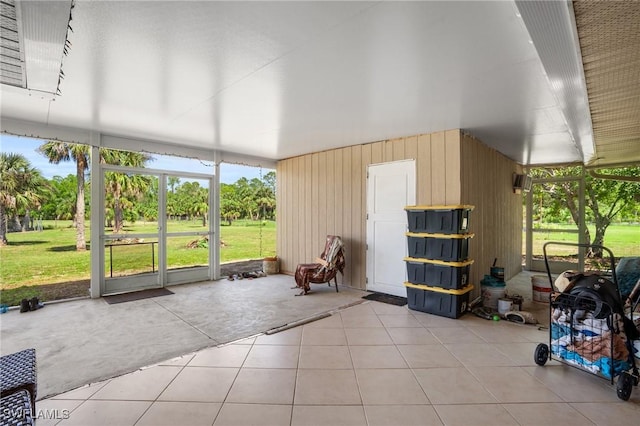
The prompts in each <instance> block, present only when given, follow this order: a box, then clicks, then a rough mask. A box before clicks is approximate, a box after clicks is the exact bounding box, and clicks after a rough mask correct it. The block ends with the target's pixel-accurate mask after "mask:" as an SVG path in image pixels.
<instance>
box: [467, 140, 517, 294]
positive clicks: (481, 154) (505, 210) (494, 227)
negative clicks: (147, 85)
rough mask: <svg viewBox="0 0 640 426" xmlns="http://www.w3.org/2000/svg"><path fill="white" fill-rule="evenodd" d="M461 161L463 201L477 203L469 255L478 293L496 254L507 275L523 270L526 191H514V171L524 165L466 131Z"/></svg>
mask: <svg viewBox="0 0 640 426" xmlns="http://www.w3.org/2000/svg"><path fill="white" fill-rule="evenodd" d="M460 164H461V185H462V198H461V199H462V204H471V205H474V206H475V209H474V210H473V212H472V213H471V217H470V229H471V232H473V233H475V237H474V238H473V239H472V240H471V243H470V246H469V252H470V253H469V257H470V258H471V259H473V260H474V264H473V266H472V267H471V277H470V278H471V282H472V283H474V284H475V285H476V288H475V289H474V294H475V295H476V296H477V295H478V294H479V293H480V292H479V287H480V280H481V279H482V278H483V276H484V275H485V274H489V268H490V267H491V265H492V264H493V260H494V259H495V258H497V259H498V263H497V266H503V267H504V268H505V279H509V278H511V277H512V276H514V275H515V274H517V273H518V272H520V271H521V270H522V266H521V265H522V255H521V253H522V213H523V208H522V195H518V194H514V193H513V184H512V183H513V173H522V167H521V166H520V165H518V164H517V163H515V162H514V161H513V160H511V159H509V158H507V157H505V156H504V155H502V154H500V153H499V152H497V151H495V150H493V149H491V148H489V147H488V146H486V145H484V144H483V143H482V142H481V141H479V140H478V139H476V138H474V137H473V136H471V135H469V134H462V143H461V162H460Z"/></svg>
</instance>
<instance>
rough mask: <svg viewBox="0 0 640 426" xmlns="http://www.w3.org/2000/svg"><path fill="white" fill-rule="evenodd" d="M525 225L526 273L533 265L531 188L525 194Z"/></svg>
mask: <svg viewBox="0 0 640 426" xmlns="http://www.w3.org/2000/svg"><path fill="white" fill-rule="evenodd" d="M525 210H526V213H525V216H526V218H525V221H526V222H525V223H526V228H527V233H526V236H525V239H526V240H525V247H526V248H525V251H526V253H525V263H524V266H525V269H526V270H527V271H530V270H531V267H532V264H533V188H532V189H531V190H530V191H529V192H527V203H526V205H525Z"/></svg>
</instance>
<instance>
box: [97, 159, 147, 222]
mask: <svg viewBox="0 0 640 426" xmlns="http://www.w3.org/2000/svg"><path fill="white" fill-rule="evenodd" d="M100 160H101V161H103V162H104V163H106V164H111V165H119V166H127V167H138V168H140V167H144V166H145V164H146V163H147V161H149V160H151V157H150V156H149V155H147V154H143V153H141V152H131V151H119V150H115V149H101V150H100ZM150 185H151V179H150V178H149V177H148V176H142V175H138V174H128V173H123V172H106V173H105V189H106V191H107V194H106V199H107V200H108V201H109V200H110V201H112V207H113V233H114V234H119V233H120V232H122V228H123V226H124V209H125V208H129V209H130V208H131V207H133V201H134V200H135V199H138V198H140V197H141V196H142V195H143V194H144V193H145V191H146V190H147V189H148V187H149V186H150Z"/></svg>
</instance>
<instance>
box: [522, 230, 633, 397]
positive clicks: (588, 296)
mask: <svg viewBox="0 0 640 426" xmlns="http://www.w3.org/2000/svg"><path fill="white" fill-rule="evenodd" d="M552 245H559V246H573V247H576V248H579V247H584V248H585V249H589V248H591V249H601V250H602V252H603V253H605V252H606V253H607V255H608V258H609V259H608V262H606V263H609V265H608V267H607V266H606V265H600V266H599V267H598V268H596V269H597V270H589V271H565V272H563V273H562V274H560V275H559V276H558V277H557V278H556V279H555V280H554V279H553V277H552V274H551V269H550V268H549V260H548V256H547V247H549V246H552ZM543 253H544V261H545V266H546V269H547V275H548V277H549V281H550V283H551V288H552V291H551V294H550V301H549V302H550V303H549V307H550V309H549V330H550V333H549V344H546V343H540V344H539V345H538V346H537V347H536V349H535V352H534V361H535V363H536V364H538V365H540V366H543V365H545V364H546V362H547V361H548V360H550V359H551V360H556V361H560V362H562V363H564V364H567V365H570V366H573V367H576V368H578V369H580V370H583V371H586V372H589V373H591V374H595V375H596V376H599V377H602V378H605V379H608V380H610V381H611V384H612V385H613V384H614V383H615V384H616V392H617V395H618V398H620V399H622V400H625V401H626V400H628V399H629V398H630V397H631V391H632V388H633V386H638V381H639V374H638V368H637V367H636V364H635V357H634V355H633V340H634V339H637V338H638V330H637V328H636V326H635V325H634V323H633V320H632V318H631V319H630V318H628V317H627V316H626V315H625V307H624V303H623V302H622V299H621V297H620V291H619V289H618V280H617V277H616V272H615V258H614V256H613V253H612V252H611V250H609V249H608V248H606V247H603V246H597V245H591V244H575V243H565V242H547V243H545V244H544V246H543ZM636 303H637V302H636ZM616 378H617V381H616V380H615V379H616Z"/></svg>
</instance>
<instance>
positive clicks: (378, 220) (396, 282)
mask: <svg viewBox="0 0 640 426" xmlns="http://www.w3.org/2000/svg"><path fill="white" fill-rule="evenodd" d="M415 204H416V164H415V160H406V161H394V162H392V163H383V164H372V165H370V166H369V168H368V171H367V290H369V291H376V292H380V293H386V294H392V295H394V296H402V297H407V291H406V289H405V287H404V282H405V281H406V276H407V270H406V266H405V263H404V261H403V258H404V257H405V256H406V255H407V237H406V236H405V232H407V213H406V212H405V210H404V208H405V207H406V206H409V205H415Z"/></svg>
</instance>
